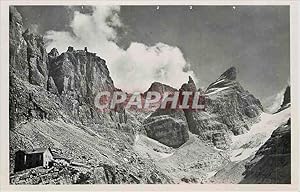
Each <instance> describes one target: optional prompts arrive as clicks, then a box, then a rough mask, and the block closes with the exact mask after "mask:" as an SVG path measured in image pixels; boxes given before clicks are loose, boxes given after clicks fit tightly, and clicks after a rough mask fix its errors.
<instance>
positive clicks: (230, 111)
mask: <svg viewBox="0 0 300 192" xmlns="http://www.w3.org/2000/svg"><path fill="white" fill-rule="evenodd" d="M236 76H237V74H236V69H235V68H234V67H231V68H230V69H228V70H227V71H225V72H224V73H223V74H222V75H221V76H220V77H219V78H218V79H217V81H215V82H214V83H212V84H210V85H209V86H208V88H207V89H206V91H205V103H206V108H205V111H198V112H186V118H187V121H188V123H189V129H190V131H191V132H192V133H195V134H198V135H200V136H201V137H202V138H203V139H204V140H207V141H211V142H212V143H213V144H214V145H215V146H217V147H218V148H223V149H224V148H228V147H229V144H230V137H231V135H232V134H233V135H239V134H243V133H244V132H245V131H247V130H249V126H250V125H251V124H252V123H254V122H255V121H257V118H258V117H259V115H260V113H261V112H262V105H261V104H260V101H259V100H258V99H256V98H255V97H254V96H253V95H252V94H250V93H249V92H248V91H246V90H244V89H243V87H242V86H241V85H240V84H239V83H238V82H237V81H236ZM215 137H217V138H224V139H223V142H220V140H219V139H217V140H218V142H216V139H215ZM225 138H226V139H225ZM221 140H222V139H221Z"/></svg>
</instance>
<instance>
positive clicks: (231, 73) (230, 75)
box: [218, 67, 237, 81]
mask: <svg viewBox="0 0 300 192" xmlns="http://www.w3.org/2000/svg"><path fill="white" fill-rule="evenodd" d="M236 74H237V70H236V68H235V67H230V68H229V69H227V70H226V71H225V72H224V73H222V75H221V76H220V77H219V78H218V80H220V79H227V80H231V81H234V80H236Z"/></svg>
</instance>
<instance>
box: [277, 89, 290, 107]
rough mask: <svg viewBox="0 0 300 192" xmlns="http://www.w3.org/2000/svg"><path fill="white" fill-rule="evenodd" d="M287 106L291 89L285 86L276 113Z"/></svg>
mask: <svg viewBox="0 0 300 192" xmlns="http://www.w3.org/2000/svg"><path fill="white" fill-rule="evenodd" d="M289 106H291V87H290V86H287V87H286V89H285V92H284V95H283V101H282V103H281V106H280V108H279V109H278V111H276V113H278V112H280V111H282V110H284V109H286V108H288V107H289Z"/></svg>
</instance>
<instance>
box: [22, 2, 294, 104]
mask: <svg viewBox="0 0 300 192" xmlns="http://www.w3.org/2000/svg"><path fill="white" fill-rule="evenodd" d="M18 10H19V11H20V12H21V14H22V15H23V20H24V21H23V22H24V23H25V25H26V26H27V27H32V28H36V27H35V25H36V26H38V27H37V28H36V29H37V31H38V32H39V33H41V34H43V33H45V32H46V31H48V30H68V27H69V23H70V21H71V20H72V17H73V11H74V10H79V11H81V12H85V13H89V12H91V10H92V9H91V8H90V7H63V6H57V7H53V6H52V7H49V6H48V7H38V6H36V7H18ZM119 15H120V19H121V21H122V22H123V24H124V25H125V28H123V29H122V30H119V32H120V34H119V38H118V45H120V46H121V47H123V48H125V49H126V48H127V47H128V46H129V44H130V42H141V43H144V44H146V45H154V44H156V43H158V42H162V43H165V44H169V45H171V46H176V47H178V48H180V49H181V51H182V53H183V54H184V58H185V59H186V60H187V61H188V62H190V63H191V69H192V70H193V71H194V73H195V75H196V77H197V79H198V86H203V87H207V85H208V84H209V83H211V82H213V81H214V80H216V79H217V77H218V76H219V75H220V74H221V73H222V72H224V71H225V70H226V69H227V68H229V67H230V66H236V67H237V69H238V80H239V81H240V82H241V84H242V85H243V86H244V88H245V89H248V90H249V91H250V92H252V93H253V94H254V95H256V96H257V97H258V98H260V99H262V100H263V99H264V98H267V97H269V96H271V95H274V94H276V93H278V92H279V91H280V90H282V89H284V88H285V87H286V85H287V84H288V81H289V78H290V74H289V71H290V59H289V55H290V50H289V46H290V44H289V38H290V36H289V34H290V33H289V6H235V7H233V6H193V8H192V9H189V7H188V6H160V8H159V10H157V9H156V7H155V6H122V7H121V9H120V13H119ZM34 24H35V25H34ZM125 32H126V33H125Z"/></svg>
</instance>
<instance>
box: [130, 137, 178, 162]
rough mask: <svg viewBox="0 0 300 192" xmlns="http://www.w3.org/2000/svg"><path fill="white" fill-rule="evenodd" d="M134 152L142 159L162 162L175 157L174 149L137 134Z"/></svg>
mask: <svg viewBox="0 0 300 192" xmlns="http://www.w3.org/2000/svg"><path fill="white" fill-rule="evenodd" d="M133 148H134V150H135V151H136V152H138V153H139V154H140V155H141V156H142V157H145V158H150V159H153V160H160V159H164V158H167V157H169V156H171V155H173V153H174V152H173V151H174V150H173V149H172V148H171V147H168V146H166V145H164V144H162V143H160V142H158V141H156V140H154V139H151V138H149V137H147V136H145V135H141V134H137V135H136V138H135V142H134V147H133Z"/></svg>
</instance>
